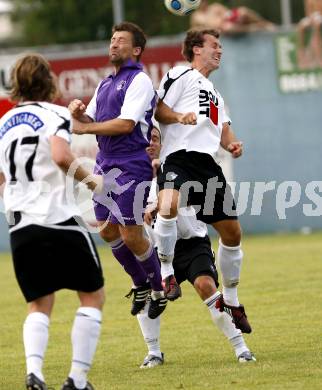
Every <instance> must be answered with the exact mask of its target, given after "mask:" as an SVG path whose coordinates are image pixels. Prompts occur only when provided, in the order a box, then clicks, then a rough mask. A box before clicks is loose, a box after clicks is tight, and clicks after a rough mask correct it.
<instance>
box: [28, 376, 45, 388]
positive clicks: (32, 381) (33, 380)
mask: <svg viewBox="0 0 322 390" xmlns="http://www.w3.org/2000/svg"><path fill="white" fill-rule="evenodd" d="M26 389H27V390H48V388H47V386H46V383H45V382H43V381H41V380H40V379H39V378H37V377H36V375H35V374H32V373H31V374H28V375H27V376H26Z"/></svg>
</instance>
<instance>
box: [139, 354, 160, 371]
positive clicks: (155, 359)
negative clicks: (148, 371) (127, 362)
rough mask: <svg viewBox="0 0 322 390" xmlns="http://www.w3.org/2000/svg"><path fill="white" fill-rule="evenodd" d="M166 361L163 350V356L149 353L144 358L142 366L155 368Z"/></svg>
mask: <svg viewBox="0 0 322 390" xmlns="http://www.w3.org/2000/svg"><path fill="white" fill-rule="evenodd" d="M163 363H164V354H163V352H161V357H159V356H155V355H148V356H146V357H145V358H144V360H143V363H142V364H141V366H140V368H153V367H156V366H161V365H162V364H163Z"/></svg>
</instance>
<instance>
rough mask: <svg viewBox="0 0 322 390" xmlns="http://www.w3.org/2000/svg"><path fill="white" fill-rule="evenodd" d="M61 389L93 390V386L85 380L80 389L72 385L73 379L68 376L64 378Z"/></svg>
mask: <svg viewBox="0 0 322 390" xmlns="http://www.w3.org/2000/svg"><path fill="white" fill-rule="evenodd" d="M61 390H94V387H93V386H92V385H91V384H90V383H89V382H87V383H86V386H85V387H83V388H82V389H78V387H76V386H75V385H74V381H73V379H72V378H70V377H68V378H67V379H66V380H65V382H64V384H63V387H62V388H61Z"/></svg>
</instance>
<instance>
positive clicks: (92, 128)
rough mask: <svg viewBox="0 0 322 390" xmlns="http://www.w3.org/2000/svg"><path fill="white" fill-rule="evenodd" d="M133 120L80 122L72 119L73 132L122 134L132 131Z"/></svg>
mask: <svg viewBox="0 0 322 390" xmlns="http://www.w3.org/2000/svg"><path fill="white" fill-rule="evenodd" d="M134 126H135V122H134V121H132V120H130V119H118V118H116V119H111V120H109V121H105V122H91V123H82V122H80V121H78V120H77V119H74V120H73V133H74V134H96V135H109V136H115V135H123V134H130V133H132V131H133V129H134Z"/></svg>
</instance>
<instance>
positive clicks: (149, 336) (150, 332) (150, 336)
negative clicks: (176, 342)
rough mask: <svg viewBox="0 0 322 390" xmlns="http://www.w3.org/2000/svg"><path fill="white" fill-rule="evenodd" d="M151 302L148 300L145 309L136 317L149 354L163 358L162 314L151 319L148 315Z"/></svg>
mask: <svg viewBox="0 0 322 390" xmlns="http://www.w3.org/2000/svg"><path fill="white" fill-rule="evenodd" d="M149 306H150V303H149V302H148V303H147V304H146V305H145V307H144V309H143V310H142V311H141V312H140V313H139V314H137V316H136V318H137V320H138V322H139V325H140V328H141V332H142V335H143V338H144V341H145V344H146V346H147V348H148V354H149V355H154V356H158V357H159V358H161V350H160V316H159V317H157V318H155V319H151V318H149V317H148V310H149Z"/></svg>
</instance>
